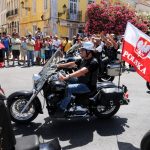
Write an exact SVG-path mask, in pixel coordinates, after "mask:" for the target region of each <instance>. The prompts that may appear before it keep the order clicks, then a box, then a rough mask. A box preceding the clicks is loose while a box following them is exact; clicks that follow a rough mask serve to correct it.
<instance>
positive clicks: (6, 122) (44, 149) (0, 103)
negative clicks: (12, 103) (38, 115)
mask: <svg viewBox="0 0 150 150" xmlns="http://www.w3.org/2000/svg"><path fill="white" fill-rule="evenodd" d="M6 99H7V98H6V97H5V94H4V91H3V89H2V88H1V86H0V114H1V115H2V116H1V118H0V149H2V150H61V147H60V144H59V141H58V139H57V138H55V139H53V140H51V141H49V142H46V143H44V142H42V143H41V142H40V141H41V140H42V139H41V138H40V140H39V137H38V136H37V135H29V136H23V137H19V138H15V136H14V133H13V129H12V126H11V120H10V116H9V113H8V111H7V108H6V106H5V103H4V100H6Z"/></svg>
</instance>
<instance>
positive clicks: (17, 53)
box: [12, 50, 20, 58]
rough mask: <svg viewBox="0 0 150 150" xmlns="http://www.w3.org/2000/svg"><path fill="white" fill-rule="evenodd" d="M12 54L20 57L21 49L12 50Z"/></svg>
mask: <svg viewBox="0 0 150 150" xmlns="http://www.w3.org/2000/svg"><path fill="white" fill-rule="evenodd" d="M12 55H13V57H14V58H17V57H19V55H20V50H12Z"/></svg>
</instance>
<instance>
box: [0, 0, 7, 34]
mask: <svg viewBox="0 0 150 150" xmlns="http://www.w3.org/2000/svg"><path fill="white" fill-rule="evenodd" d="M6 4H7V1H6V0H3V1H1V5H0V32H4V31H7V21H6V12H7V6H6Z"/></svg>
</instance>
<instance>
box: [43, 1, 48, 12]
mask: <svg viewBox="0 0 150 150" xmlns="http://www.w3.org/2000/svg"><path fill="white" fill-rule="evenodd" d="M47 8H48V1H47V0H44V10H46V9H47Z"/></svg>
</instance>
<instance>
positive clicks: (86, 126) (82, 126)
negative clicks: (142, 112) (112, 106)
mask: <svg viewBox="0 0 150 150" xmlns="http://www.w3.org/2000/svg"><path fill="white" fill-rule="evenodd" d="M48 119H49V118H45V122H46V123H45V124H43V125H41V124H36V123H31V124H30V125H24V126H16V125H15V124H14V131H15V135H19V134H23V135H30V134H37V135H41V136H42V137H43V138H44V139H45V140H49V139H53V138H55V137H58V138H59V140H60V141H69V143H70V145H67V146H66V147H63V149H64V150H66V149H71V148H75V147H80V146H84V145H86V144H88V143H90V142H92V141H93V133H94V132H97V133H98V134H99V135H100V136H112V135H120V134H122V133H123V132H124V131H125V129H124V127H125V126H126V127H128V125H127V118H119V117H117V116H115V117H113V118H111V119H108V120H100V119H95V118H94V119H92V120H90V121H87V120H70V121H67V120H59V121H58V120H57V121H56V120H55V121H53V122H49V121H48ZM118 145H120V144H118ZM120 150H122V149H120Z"/></svg>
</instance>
